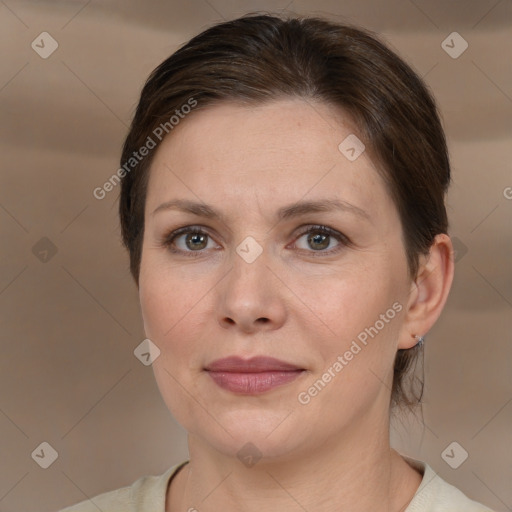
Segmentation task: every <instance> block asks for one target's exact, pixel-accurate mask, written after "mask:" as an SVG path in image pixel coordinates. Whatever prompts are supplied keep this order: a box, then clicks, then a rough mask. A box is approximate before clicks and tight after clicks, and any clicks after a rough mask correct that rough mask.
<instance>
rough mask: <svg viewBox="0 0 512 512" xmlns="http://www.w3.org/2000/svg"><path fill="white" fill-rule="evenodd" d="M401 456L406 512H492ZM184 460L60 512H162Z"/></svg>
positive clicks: (427, 469) (419, 463) (420, 462)
mask: <svg viewBox="0 0 512 512" xmlns="http://www.w3.org/2000/svg"><path fill="white" fill-rule="evenodd" d="M402 457H404V456H403V455H402ZM404 459H405V460H406V461H407V462H408V463H409V464H410V465H411V466H413V467H415V468H417V469H418V470H419V471H420V472H421V473H423V479H422V481H421V484H420V486H419V487H418V490H417V491H416V493H415V494H414V497H413V499H412V501H411V502H410V503H409V506H408V507H407V509H406V510H405V512H493V511H492V510H491V509H490V508H487V507H485V506H484V505H481V504H480V503H477V502H476V501H472V500H470V499H469V498H468V497H467V496H466V495H465V494H463V493H462V492H461V491H459V490H458V489H457V488H456V487H454V486H453V485H450V484H449V483H447V482H445V481H444V480H443V479H442V478H441V477H440V476H438V475H437V474H436V473H435V471H434V470H433V469H432V468H431V467H430V466H429V465H428V464H426V463H424V462H422V461H418V460H415V459H411V458H409V457H404ZM187 463H188V461H185V462H182V463H180V464H177V465H175V466H172V467H171V468H169V469H168V470H167V471H166V472H165V473H163V474H162V475H159V476H151V475H150V476H143V477H141V478H139V479H138V480H137V481H135V482H134V483H133V484H132V485H130V486H127V487H122V488H121V489H116V490H114V491H109V492H105V493H103V494H99V495H98V496H96V497H94V498H92V499H90V500H86V501H82V502H80V503H77V504H76V505H72V506H71V507H67V508H65V509H62V510H61V511H60V512H98V510H101V511H103V512H165V498H166V494H167V486H168V484H169V482H170V480H171V479H172V477H173V476H174V475H175V474H176V473H177V472H178V470H179V469H180V468H181V467H182V466H184V465H185V464H187Z"/></svg>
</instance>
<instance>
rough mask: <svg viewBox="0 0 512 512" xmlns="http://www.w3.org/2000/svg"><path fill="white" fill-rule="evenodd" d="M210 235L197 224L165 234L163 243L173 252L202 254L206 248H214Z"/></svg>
mask: <svg viewBox="0 0 512 512" xmlns="http://www.w3.org/2000/svg"><path fill="white" fill-rule="evenodd" d="M212 244H213V240H212V239H211V237H210V235H209V234H208V233H207V232H206V231H204V230H203V229H201V228H199V227H197V226H187V227H183V228H180V229H176V230H175V231H172V232H171V233H169V234H167V235H165V236H164V237H163V238H162V240H161V245H162V246H163V247H166V248H168V249H169V251H171V252H173V253H185V254H187V256H200V255H201V253H202V252H203V250H204V249H213V248H215V247H214V246H212Z"/></svg>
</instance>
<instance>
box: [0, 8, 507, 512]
mask: <svg viewBox="0 0 512 512" xmlns="http://www.w3.org/2000/svg"><path fill="white" fill-rule="evenodd" d="M281 8H286V10H287V11H288V12H290V13H292V12H296V13H309V14H320V15H325V16H331V17H333V18H334V19H338V20H340V21H343V20H346V21H349V22H354V23H358V24H361V25H363V26H366V27H367V28H370V29H372V30H375V31H377V32H379V33H381V34H382V35H383V36H384V37H385V39H386V40H387V41H388V42H389V43H390V45H391V46H392V47H393V48H394V49H395V50H396V51H397V52H398V53H399V54H401V55H402V56H403V57H405V58H406V59H407V61H408V62H409V63H410V64H411V65H412V66H413V67H414V68H415V69H416V70H417V72H418V73H419V74H421V75H422V76H425V78H426V81H427V82H428V84H429V85H430V87H431V88H432V90H433V92H434V94H435V96H436V97H437V99H438V101H439V105H440V108H441V111H442V115H443V119H444V123H445V127H446V132H447V137H448V141H449V145H450V151H451V159H452V165H453V177H454V183H453V186H452V189H451V192H450V196H449V199H448V209H449V216H450V221H451V228H450V234H451V235H452V236H453V237H456V239H457V244H458V245H457V246H458V247H459V249H460V248H462V249H460V250H459V253H458V254H459V259H458V261H457V263H456V276H455V281H454V285H453V288H452V292H451V295H450V297H449V300H448V303H447V306H446V308H445V311H444V312H443V315H442V316H441V318H440V320H439V321H438V323H437V324H436V325H435V327H434V328H433V329H432V330H431V332H430V333H429V335H428V336H427V341H426V382H427V384H426V395H425V405H424V406H423V424H422V423H421V421H420V420H418V421H413V420H411V419H405V420H403V421H402V423H401V424H400V425H399V428H397V430H396V431H395V432H394V433H393V442H394V445H395V446H396V447H397V448H398V449H400V450H401V451H402V452H403V453H405V454H408V455H410V456H412V457H415V458H419V459H423V460H425V461H427V462H428V463H429V464H430V465H431V466H432V467H433V468H434V469H435V470H436V471H437V472H439V474H440V475H441V476H442V477H443V478H445V479H447V480H448V481H450V482H451V483H453V484H454V485H456V486H458V487H459V488H461V489H462V490H463V491H464V492H465V493H467V494H468V495H470V496H471V497H472V498H473V499H477V500H479V501H482V502H484V503H486V504H487V505H489V506H491V507H493V508H494V509H495V510H497V511H505V510H512V489H511V487H510V480H511V477H512V470H511V467H512V462H511V461H512V453H511V452H512V428H511V419H512V382H511V368H510V361H511V355H512V350H511V332H512V315H511V313H512V272H511V263H510V262H511V253H512V251H511V249H512V243H511V240H512V236H511V234H512V229H511V228H512V223H511V216H512V200H511V199H507V197H506V195H508V197H511V196H512V189H511V188H507V187H512V172H511V171H512V164H511V162H512V159H511V147H512V140H511V139H512V137H511V129H512V125H511V119H512V69H511V62H512V2H511V1H510V0H502V1H496V0H489V1H484V0H482V1H454V0H452V1H450V2H444V1H426V0H425V1H420V0H415V1H414V2H413V1H399V0H393V1H388V2H383V1H381V0H372V1H366V2H360V1H358V0H350V1H334V0H332V1H328V0H315V1H314V2H313V1H300V0H295V1H293V2H291V3H290V2H289V0H286V1H276V2H268V1H267V2H264V1H260V2H258V1H254V2H251V1H239V2H235V1H232V0H231V1H230V0H208V1H206V0H190V1H188V2H177V1H169V2H163V1H160V2H158V1H155V0H152V1H147V2H135V1H134V0H124V1H121V0H110V1H109V0H106V1H101V2H100V1H99V0H96V1H89V2H88V1H87V0H84V1H74V0H66V1H37V2H36V1H32V2H29V1H21V0H3V1H0V34H1V36H0V37H1V52H2V61H1V69H0V109H1V118H0V130H1V138H0V144H1V169H2V171H1V187H0V224H1V235H2V240H3V243H2V252H1V274H0V311H1V322H2V329H1V332H2V357H1V358H0V390H1V391H0V434H1V435H0V450H1V455H0V458H1V466H0V510H1V511H2V512H19V511H22V510H23V511H35V510H37V511H39V512H48V511H52V510H57V509H59V508H61V507H63V506H65V505H69V504H71V503H75V502H78V501H81V500H84V499H86V498H87V497H90V496H94V495H96V494H98V493H100V492H104V491H107V490H110V489H114V488H117V487H120V486H123V485H128V484H130V483H132V482H133V481H134V480H136V479H137V478H139V477H140V476H141V475H144V474H159V473H161V472H163V471H164V470H165V469H167V468H168V467H169V466H170V465H173V464H176V463H178V462H180V461H182V460H184V459H185V458H186V457H187V448H186V438H185V433H184V431H183V430H182V429H181V427H180V426H179V425H178V424H177V423H176V422H175V421H174V419H173V418H172V416H171V415H170V413H169V412H168V411H167V409H166V407H165V405H164V403H163V401H162V400H161V398H160V395H159V393H158V390H157V388H156V385H155V382H154V379H153V375H152V372H151V368H150V367H146V366H144V365H142V364H141V363H140V362H139V360H138V359H136V358H135V357H134V354H133V351H134V349H135V347H137V345H138V344H139V343H140V342H141V341H142V340H143V339H144V337H145V336H144V332H143V327H142V321H141V318H140V315H139V310H138V297H137V290H136V287H135V285H134V284H133V282H132V281H131V278H130V276H129V272H128V257H127V255H126V254H125V253H124V251H123V250H122V248H121V245H120V242H119V229H118V219H117V194H118V190H115V191H113V192H111V193H110V194H108V195H107V197H106V198H105V199H104V200H102V201H99V200H97V199H95V198H94V197H93V195H92V191H93V189H94V188H95V187H98V186H101V185H102V184H103V183H104V182H105V180H106V179H108V177H110V176H111V175H112V174H113V173H114V172H115V171H116V169H117V168H118V160H119V154H120V148H121V143H122V140H123V136H124V135H125V133H126V130H127V126H128V123H129V121H130V118H131V115H132V114H133V110H134V107H135V105H136V102H137V100H138V94H139V92H140V89H141V87H142V84H143V82H144V80H145V79H146V77H147V75H148V74H149V73H150V71H151V70H152V69H153V68H154V67H155V66H156V65H157V64H159V63H160V62H161V61H162V60H163V59H164V58H166V57H167V56H168V55H169V54H170V53H172V52H173V51H174V50H175V49H176V48H177V46H178V45H180V44H182V43H183V42H185V41H186V40H187V39H188V38H190V37H191V36H192V35H194V34H196V33H197V32H199V31H200V30H202V29H203V28H205V27H207V26H208V25H210V24H211V23H213V22H216V21H221V20H222V19H223V18H224V19H230V18H233V17H236V16H238V15H240V14H243V13H245V12H247V11H252V10H259V9H269V10H277V9H281ZM43 31H47V32H49V33H50V34H51V36H52V37H53V38H54V39H55V40H56V41H57V42H58V45H59V46H58V49H57V50H56V51H55V53H53V54H52V55H51V56H50V57H49V58H47V59H43V58H41V57H40V56H39V55H38V54H37V53H36V52H35V51H34V50H33V49H32V48H31V43H32V41H33V40H35V39H36V38H37V37H38V36H39V34H41V32H43ZM453 31H456V32H458V33H459V34H460V35H461V36H462V37H463V38H464V39H465V40H466V41H467V42H468V44H469V47H468V49H467V50H466V51H465V52H464V53H463V54H462V55H461V56H460V57H458V58H457V59H454V58H452V57H450V56H449V55H448V54H447V53H446V52H445V51H444V50H443V48H442V47H441V43H442V41H443V40H445V38H446V37H447V36H448V35H449V34H450V33H452V32H453ZM38 40H39V39H37V40H36V42H37V41H38ZM507 191H508V192H509V193H507ZM43 237H46V238H47V239H49V240H50V241H51V242H52V244H54V246H55V248H56V250H57V252H56V254H53V253H52V252H51V250H50V249H49V245H48V242H47V241H45V240H43V241H42V242H40V240H41V239H42V238H43ZM38 243H39V244H42V245H36V244H38ZM34 246H35V247H36V249H34ZM45 249H46V250H49V252H48V253H47V255H46V259H47V261H41V259H40V258H43V257H44V255H43V254H41V251H44V250H45ZM34 253H36V254H34ZM37 256H39V257H37ZM406 430H407V432H406ZM453 441H456V442H458V443H459V444H460V445H461V446H462V447H463V448H464V449H465V450H466V451H467V452H468V453H469V457H468V459H467V460H466V461H465V462H464V463H463V464H462V465H461V466H460V467H459V468H458V469H452V468H450V467H449V466H448V465H447V463H446V462H445V461H444V460H443V459H442V457H441V453H442V452H443V450H444V449H445V448H446V447H447V446H448V445H449V444H450V443H451V442H453ZM42 442H47V443H49V444H50V445H51V446H52V447H53V448H54V449H55V450H56V451H57V452H58V458H57V459H56V460H55V462H54V463H53V464H52V465H51V466H50V467H49V468H48V469H42V468H41V467H40V466H39V465H38V464H37V463H36V462H35V460H34V459H33V458H32V456H31V454H32V453H33V452H34V450H36V448H37V447H38V446H39V445H40V444H41V443H42ZM47 453H49V452H47Z"/></svg>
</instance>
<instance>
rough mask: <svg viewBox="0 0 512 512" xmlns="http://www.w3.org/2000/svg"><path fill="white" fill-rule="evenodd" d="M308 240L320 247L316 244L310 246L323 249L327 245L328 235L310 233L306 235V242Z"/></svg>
mask: <svg viewBox="0 0 512 512" xmlns="http://www.w3.org/2000/svg"><path fill="white" fill-rule="evenodd" d="M310 242H313V244H320V247H318V245H317V246H316V247H312V248H314V249H325V248H326V247H328V246H329V235H322V234H320V233H317V234H316V235H310V236H308V243H310Z"/></svg>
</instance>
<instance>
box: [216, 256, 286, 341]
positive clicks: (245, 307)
mask: <svg viewBox="0 0 512 512" xmlns="http://www.w3.org/2000/svg"><path fill="white" fill-rule="evenodd" d="M269 263H270V262H269V261H268V258H267V257H266V254H265V251H264V252H263V253H262V254H260V256H259V257H258V258H257V259H256V260H255V261H253V262H252V263H248V262H247V261H245V260H244V259H243V258H242V257H240V256H239V255H238V254H234V255H233V267H232V268H231V270H230V271H229V272H228V274H227V276H226V277H225V278H224V279H222V281H221V282H220V283H219V285H218V286H217V287H216V290H215V293H216V300H217V307H216V311H217V320H218V322H219V324H220V325H221V327H223V328H225V329H235V330H236V329H238V330H240V331H241V332H244V333H246V334H250V333H254V332H258V331H270V330H274V329H278V328H280V327H281V326H282V325H283V323H284V321H285V317H286V307H285V298H284V297H283V291H284V290H283V288H284V285H283V283H282V282H281V281H280V280H279V279H278V278H277V277H276V276H275V275H274V272H273V271H272V270H271V268H270V265H269Z"/></svg>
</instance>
